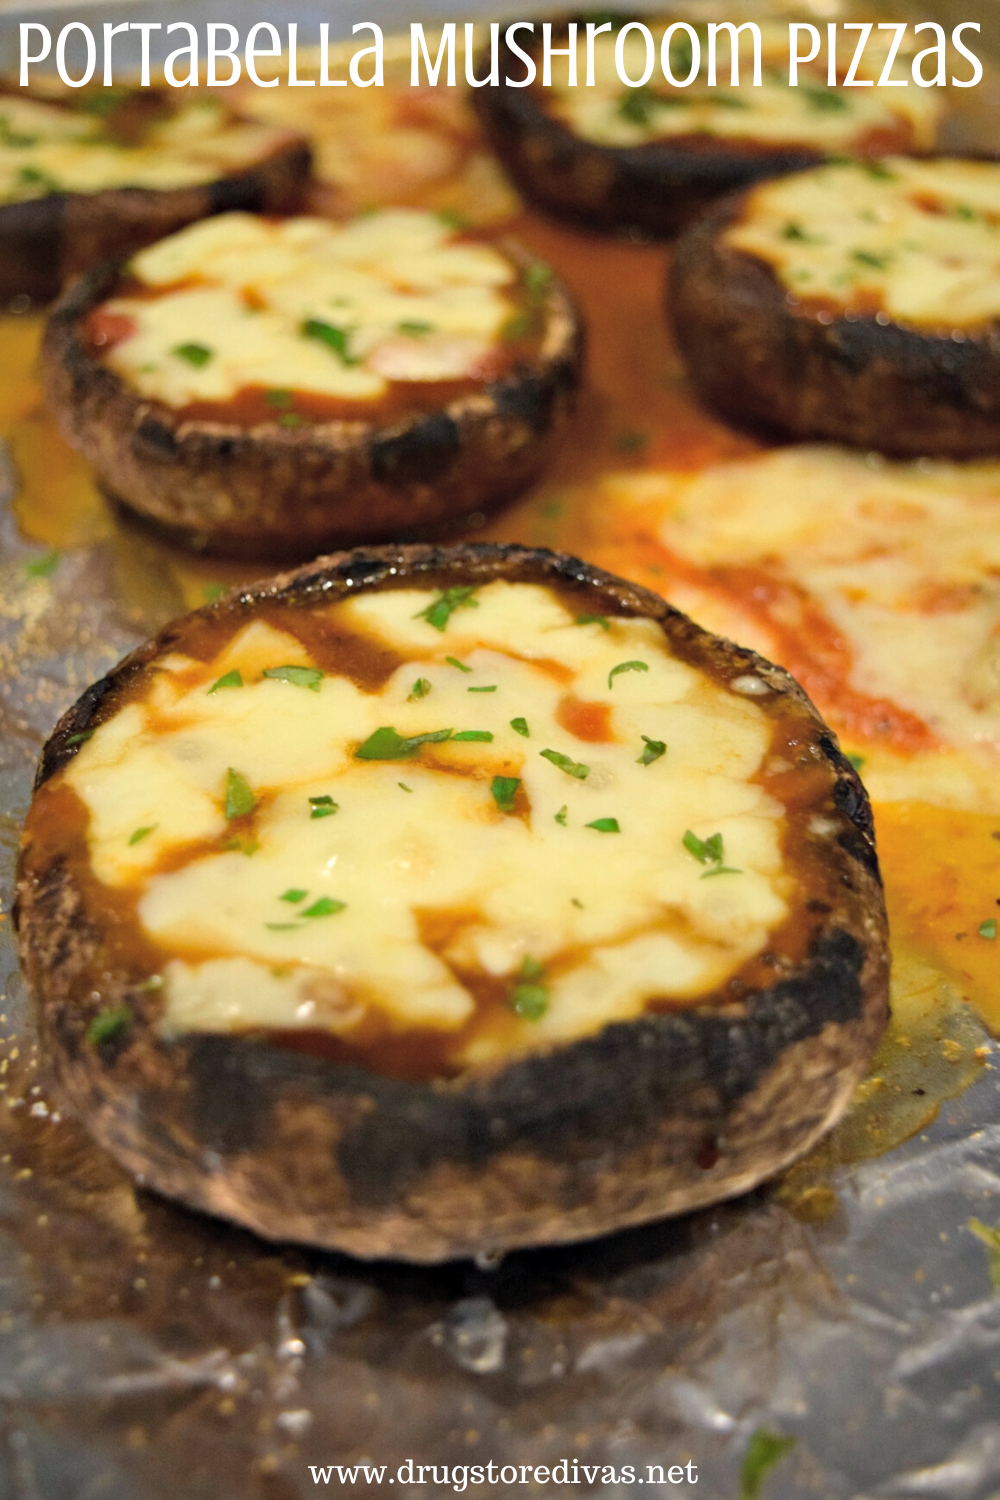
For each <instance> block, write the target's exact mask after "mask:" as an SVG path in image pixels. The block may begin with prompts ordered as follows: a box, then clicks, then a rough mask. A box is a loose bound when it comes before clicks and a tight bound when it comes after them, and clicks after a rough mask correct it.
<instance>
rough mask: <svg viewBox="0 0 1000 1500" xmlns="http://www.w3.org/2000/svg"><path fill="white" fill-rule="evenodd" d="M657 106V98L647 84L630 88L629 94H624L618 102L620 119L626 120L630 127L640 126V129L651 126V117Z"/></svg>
mask: <svg viewBox="0 0 1000 1500" xmlns="http://www.w3.org/2000/svg"><path fill="white" fill-rule="evenodd" d="M655 104H656V98H655V96H654V94H653V93H652V91H651V90H650V89H648V88H647V87H646V86H645V84H639V85H638V86H637V87H636V88H630V89H629V91H628V93H626V94H622V95H621V97H620V98H619V100H618V116H619V119H622V120H625V121H626V122H627V123H628V124H629V125H638V126H639V127H640V129H642V128H643V127H645V126H646V125H648V124H649V117H650V114H651V113H652V111H653V107H654V105H655Z"/></svg>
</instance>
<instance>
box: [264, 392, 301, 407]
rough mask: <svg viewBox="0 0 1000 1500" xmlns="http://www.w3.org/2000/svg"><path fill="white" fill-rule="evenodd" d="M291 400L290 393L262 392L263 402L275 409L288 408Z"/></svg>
mask: <svg viewBox="0 0 1000 1500" xmlns="http://www.w3.org/2000/svg"><path fill="white" fill-rule="evenodd" d="M293 399H294V398H293V396H292V393H291V391H265V392H264V400H265V401H266V402H267V404H268V406H275V407H279V408H280V407H288V406H291V404H292V401H293Z"/></svg>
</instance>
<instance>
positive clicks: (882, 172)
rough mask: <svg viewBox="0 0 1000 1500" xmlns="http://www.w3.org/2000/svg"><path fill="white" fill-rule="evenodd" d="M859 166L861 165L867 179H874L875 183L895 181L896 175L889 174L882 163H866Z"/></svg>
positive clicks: (893, 173)
mask: <svg viewBox="0 0 1000 1500" xmlns="http://www.w3.org/2000/svg"><path fill="white" fill-rule="evenodd" d="M861 165H862V169H863V171H865V172H867V173H868V176H869V177H874V179H875V181H876V182H895V181H896V174H895V172H890V171H889V168H888V167H887V166H886V165H885V163H884V162H880V161H866V162H862V164H861Z"/></svg>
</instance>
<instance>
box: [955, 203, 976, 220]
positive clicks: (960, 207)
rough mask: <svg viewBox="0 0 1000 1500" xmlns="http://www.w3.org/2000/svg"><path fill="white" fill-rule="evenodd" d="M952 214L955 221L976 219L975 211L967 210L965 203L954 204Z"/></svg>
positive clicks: (972, 209)
mask: <svg viewBox="0 0 1000 1500" xmlns="http://www.w3.org/2000/svg"><path fill="white" fill-rule="evenodd" d="M952 213H953V214H954V215H955V218H956V219H975V218H978V215H977V213H976V210H975V209H974V208H969V206H968V204H966V203H956V204H955V206H954V207H953V209H952Z"/></svg>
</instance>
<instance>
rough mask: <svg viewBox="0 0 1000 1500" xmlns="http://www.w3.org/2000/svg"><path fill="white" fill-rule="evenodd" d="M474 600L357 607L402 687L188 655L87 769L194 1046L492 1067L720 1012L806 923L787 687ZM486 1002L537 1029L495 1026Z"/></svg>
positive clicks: (517, 1023) (641, 633)
mask: <svg viewBox="0 0 1000 1500" xmlns="http://www.w3.org/2000/svg"><path fill="white" fill-rule="evenodd" d="M466 593H467V594H468V597H467V598H463V599H461V600H460V601H459V602H458V604H457V605H456V606H455V607H454V608H453V609H452V610H451V612H450V614H448V613H447V612H446V613H445V616H444V625H445V627H446V628H444V629H442V628H439V627H440V625H441V617H440V609H441V606H440V604H438V611H439V614H438V616H433V615H432V618H431V619H428V618H427V611H428V609H429V608H430V607H432V606H434V605H435V600H436V597H437V596H435V595H434V594H433V593H432V592H429V591H421V590H414V589H401V590H398V591H395V592H383V591H378V592H374V593H371V594H367V595H364V596H362V597H359V598H358V599H356V600H351V601H347V602H343V603H339V604H337V605H335V606H332V607H331V608H330V610H329V612H328V615H327V616H326V617H325V618H326V623H327V626H328V627H329V628H331V629H336V630H337V631H339V632H341V633H342V632H345V631H347V632H350V633H351V634H352V635H353V636H355V637H361V638H362V639H364V640H367V641H369V642H370V643H372V645H373V646H375V647H377V648H378V649H379V650H380V651H382V652H386V651H388V652H391V653H393V659H395V660H397V661H398V665H397V666H395V668H394V669H393V670H391V671H390V673H389V675H388V676H387V677H386V678H385V680H384V681H382V682H381V683H380V684H379V685H378V686H377V687H374V688H373V687H372V686H371V685H370V684H369V685H368V686H367V687H364V688H363V687H360V686H358V685H356V683H355V682H354V681H353V680H351V679H350V678H348V677H345V676H338V675H334V674H332V673H327V674H325V675H324V673H323V672H322V670H321V669H319V668H317V667H315V665H314V664H313V659H312V658H311V657H310V655H309V653H308V652H307V651H306V649H305V647H304V646H303V645H302V644H301V642H300V641H299V640H298V639H296V637H294V636H292V635H289V634H287V633H285V632H283V631H280V630H277V629H275V627H274V626H273V625H270V624H267V623H266V622H264V621H261V620H257V621H255V622H253V623H251V624H249V625H247V626H245V627H243V628H242V629H240V631H239V633H238V634H236V635H235V637H234V638H233V639H232V640H231V641H230V642H229V644H228V645H227V646H226V647H225V648H224V649H223V650H222V651H221V652H220V653H218V654H217V655H215V656H214V658H213V659H212V660H210V661H208V662H196V661H194V660H192V659H191V658H188V657H181V656H175V657H168V658H164V659H161V660H160V662H159V663H158V671H157V672H156V673H155V675H154V677H153V679H152V683H151V686H150V687H149V689H148V691H147V692H146V693H145V694H144V696H142V697H141V698H138V699H136V700H135V701H132V702H130V703H128V704H127V705H126V706H124V707H123V708H121V709H120V710H119V711H118V712H117V713H116V714H115V715H114V716H113V717H111V718H110V719H109V720H108V721H106V722H105V723H104V724H102V725H101V726H100V727H99V728H98V729H97V730H96V732H95V733H94V735H93V737H92V738H91V739H90V740H89V741H88V742H87V743H86V744H85V745H84V746H83V747H82V749H81V750H80V751H79V753H78V754H77V756H76V757H75V759H74V760H73V762H72V763H71V765H70V766H69V768H68V769H67V771H66V772H65V781H66V783H67V784H68V785H69V787H70V788H71V789H72V790H73V791H74V792H75V793H76V794H77V796H78V797H79V798H80V799H81V800H82V802H83V803H84V805H85V807H86V809H87V811H88V813H89V834H88V839H89V857H90V862H91V867H92V870H93V873H94V875H95V876H96V878H97V879H98V880H99V881H100V882H102V883H103V884H104V885H106V886H108V887H111V888H113V889H115V890H118V891H121V892H123V893H127V894H130V895H131V896H132V897H134V898H135V899H136V901H137V912H138V915H139V919H140V921H141V924H142V928H143V930H144V933H145V936H146V938H147V939H148V940H150V941H152V942H153V943H154V944H155V945H156V946H157V948H158V949H159V950H160V951H161V952H162V954H163V965H162V978H163V996H164V1026H165V1028H166V1030H167V1031H168V1032H183V1031H226V1030H246V1029H248V1028H255V1027H258V1028H259V1027H265V1028H269V1029H275V1030H279V1031H295V1030H303V1031H315V1030H317V1029H319V1030H323V1031H327V1032H328V1033H331V1034H333V1035H336V1036H338V1037H342V1038H344V1039H346V1040H348V1041H349V1040H350V1039H351V1037H352V1036H353V1035H354V1034H355V1033H356V1032H358V1030H359V1029H363V1028H365V1027H366V1026H368V1027H370V1026H371V1024H372V1022H373V1020H376V1019H377V1022H378V1024H379V1025H381V1026H382V1027H383V1028H385V1027H388V1028H389V1029H390V1030H393V1031H397V1032H398V1031H405V1030H407V1029H408V1028H418V1029H424V1030H426V1029H428V1028H430V1029H432V1030H437V1031H438V1032H444V1033H448V1032H452V1033H455V1034H458V1033H459V1032H462V1030H463V1028H465V1029H466V1030H465V1033H464V1034H465V1036H466V1038H467V1040H466V1041H465V1042H463V1051H462V1053H461V1055H460V1058H459V1061H460V1062H461V1063H462V1064H469V1063H476V1062H483V1061H486V1060H488V1059H489V1058H490V1057H491V1056H494V1055H496V1054H497V1053H498V1051H503V1050H515V1051H516V1050H523V1049H525V1048H532V1047H538V1046H542V1045H544V1044H546V1043H548V1042H552V1041H555V1040H568V1039H572V1038H574V1037H579V1036H583V1035H587V1034H589V1033H592V1032H594V1031H596V1030H598V1029H600V1027H601V1026H603V1025H605V1024H606V1023H608V1022H610V1021H613V1020H624V1019H628V1018H631V1017H634V1016H636V1015H638V1014H639V1013H641V1012H642V1010H643V1009H644V1008H645V1007H646V1005H647V1004H648V1003H650V1002H651V1001H653V1000H655V1001H656V1002H657V1003H659V1004H664V1003H670V1002H673V1003H685V1002H691V1001H692V1000H695V999H697V997H698V996H699V995H705V994H708V993H710V992H712V991H714V990H716V989H717V988H718V987H719V986H720V985H721V984H724V983H725V982H726V981H727V979H729V978H730V977H731V976H732V975H734V974H735V973H736V972H737V971H738V970H740V969H741V968H742V967H743V966H744V965H745V964H746V963H747V962H748V961H749V960H751V959H752V958H754V957H755V956H756V955H758V954H760V952H761V951H762V950H763V949H764V948H765V947H766V945H767V944H768V940H769V935H770V934H771V933H772V932H773V931H774V930H775V928H777V927H778V926H780V924H781V923H782V922H783V921H784V920H785V919H786V917H787V916H788V913H789V908H790V899H791V893H792V889H793V886H792V882H793V876H792V874H791V873H790V871H789V870H788V868H787V867H786V862H785V855H784V853H783V835H784V828H785V821H786V811H785V807H784V805H783V803H782V802H781V801H780V800H779V799H778V798H777V797H775V796H773V795H771V794H770V793H769V792H768V790H767V789H766V787H765V786H764V785H762V783H761V780H760V775H761V772H762V767H763V765H764V763H765V760H766V758H767V756H768V751H769V747H770V744H771V735H772V722H771V720H770V719H769V717H768V715H767V714H766V713H765V711H764V709H763V708H762V706H761V701H760V699H761V694H763V695H764V696H766V695H767V689H766V687H765V685H764V684H763V683H762V682H761V680H760V679H759V678H756V677H753V676H752V675H751V676H750V677H748V678H747V679H746V681H743V680H742V679H737V680H736V682H735V683H734V684H733V685H727V684H726V683H724V682H722V681H717V680H715V679H711V678H709V677H707V676H706V675H705V674H704V673H703V672H700V671H698V670H696V669H694V668H693V667H691V666H689V665H687V664H685V663H684V662H682V661H679V660H678V659H676V658H675V657H674V656H673V655H672V654H671V652H670V650H669V649H668V647H667V644H666V639H665V637H664V635H663V633H662V631H661V629H660V628H659V626H658V625H657V624H656V623H655V622H653V621H651V620H644V619H612V620H607V621H603V622H602V621H601V620H598V619H589V620H584V621H583V622H578V621H577V619H576V618H575V616H574V614H573V613H572V612H571V611H570V610H569V609H568V608H567V606H566V605H565V604H564V603H563V602H561V601H560V600H559V599H558V598H557V597H556V596H555V595H553V594H552V593H551V592H550V591H549V590H547V589H545V588H543V587H539V586H535V585H529V584H508V583H503V582H495V583H492V584H489V585H487V586H485V587H482V588H480V589H479V590H477V591H474V592H473V591H471V590H468V591H466ZM227 815H228V816H227ZM248 820H249V821H248ZM228 833H231V835H232V836H231V837H227V834H228ZM818 833H819V834H822V830H821V829H820V830H818ZM484 993H486V994H492V995H495V996H500V997H502V1001H503V1004H502V1010H503V1015H504V1017H505V1018H506V1020H507V1021H508V1022H511V1023H512V1025H507V1026H506V1029H504V1028H502V1027H501V1028H500V1029H499V1030H498V1029H497V1027H495V1026H494V1027H492V1028H491V1027H490V1026H488V1025H484V1026H483V1027H481V1028H479V1029H478V1030H477V1029H476V1028H475V1027H474V1026H473V1027H471V1028H470V1022H472V1021H474V1019H475V1013H476V1010H477V1006H478V1005H479V1004H480V1003H481V997H482V995H483V994H484Z"/></svg>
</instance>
